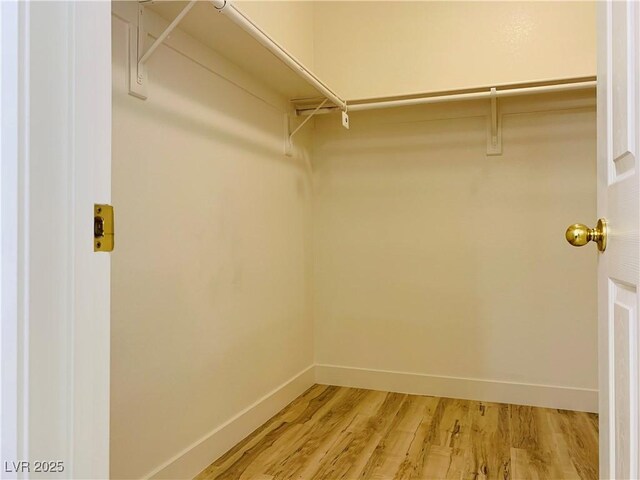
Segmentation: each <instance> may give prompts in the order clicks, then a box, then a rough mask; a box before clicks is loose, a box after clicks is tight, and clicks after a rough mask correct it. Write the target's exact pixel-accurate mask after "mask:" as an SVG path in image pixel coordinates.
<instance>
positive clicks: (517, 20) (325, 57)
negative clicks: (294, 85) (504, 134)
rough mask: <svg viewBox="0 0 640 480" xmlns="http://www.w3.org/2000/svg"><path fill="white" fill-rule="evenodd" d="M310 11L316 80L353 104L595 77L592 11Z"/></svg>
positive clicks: (354, 5)
mask: <svg viewBox="0 0 640 480" xmlns="http://www.w3.org/2000/svg"><path fill="white" fill-rule="evenodd" d="M267 3H268V2H267ZM314 3H315V19H314V28H315V30H314V68H315V71H316V73H317V74H318V75H319V76H320V78H322V79H324V80H325V81H326V82H327V83H328V84H329V85H331V86H332V88H334V89H335V90H336V91H337V92H338V93H340V94H341V95H342V96H343V97H345V98H348V99H355V98H364V97H376V96H388V95H402V94H409V93H414V92H428V91H440V90H451V89H458V88H469V87H478V86H485V85H497V84H502V83H513V82H529V81H533V80H546V79H554V78H564V77H576V76H583V75H595V73H596V25H595V2H558V1H553V2H536V1H527V2H518V1H513V2H510V1H503V2H490V1H481V2H469V1H462V2H451V1H414V2H411V1H374V2H332V1H329V2H323V1H319V2H314ZM274 31H275V30H274Z"/></svg>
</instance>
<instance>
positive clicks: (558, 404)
mask: <svg viewBox="0 0 640 480" xmlns="http://www.w3.org/2000/svg"><path fill="white" fill-rule="evenodd" d="M315 370H316V383H320V384H323V385H338V386H343V387H358V388H366V389H370V390H382V391H388V392H399V393H412V394H416V395H432V396H437V397H448V398H461V399H466V400H481V401H484V402H496V403H513V404H516V405H531V406H535V407H546V408H560V409H566V410H576V411H582V412H597V411H598V390H591V389H585V388H571V387H558V386H551V385H537V384H527V383H512V382H501V381H495V380H480V379H474V378H459V377H444V376H437V375H424V374H420V373H406V372H393V371H386V370H370V369H364V368H355V367H341V366H337V365H316V369H315Z"/></svg>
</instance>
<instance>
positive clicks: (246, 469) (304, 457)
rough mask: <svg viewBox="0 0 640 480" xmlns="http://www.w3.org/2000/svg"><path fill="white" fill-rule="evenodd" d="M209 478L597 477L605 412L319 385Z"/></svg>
mask: <svg viewBox="0 0 640 480" xmlns="http://www.w3.org/2000/svg"><path fill="white" fill-rule="evenodd" d="M196 478H197V479H198V480H202V479H243V480H244V479H253V480H274V479H285V478H287V479H301V480H312V479H325V480H338V479H382V480H391V479H445V478H455V479H465V480H466V479H470V480H479V479H516V478H517V479H520V478H522V479H525V478H526V479H540V480H552V479H575V478H581V479H597V478H598V416H597V415H595V414H590V413H579V412H572V411H567V410H552V409H546V408H535V407H524V406H518V405H507V404H498V403H487V402H476V401H468V400H454V399H449V398H437V397H426V396H420V395H404V394H400V393H387V392H378V391H373V390H362V389H357V388H344V387H332V386H324V385H314V386H313V387H311V388H310V389H309V390H307V391H306V392H305V393H304V394H302V395H301V396H300V397H298V398H297V399H296V400H294V401H293V402H292V403H291V404H289V405H288V406H287V407H286V408H285V409H284V410H282V411H281V412H280V413H278V414H277V415H275V416H274V417H273V418H271V419H270V420H269V421H267V422H266V423H265V424H264V425H263V426H261V427H260V428H258V429H257V430H256V431H255V432H253V433H252V434H251V435H249V436H248V437H247V438H246V439H244V440H243V441H242V442H240V443H239V444H238V445H236V446H235V447H234V448H233V449H231V450H230V451H229V452H227V453H226V454H225V455H223V456H222V457H221V458H220V459H218V460H217V461H216V462H214V463H213V464H212V465H210V466H209V467H208V468H206V469H205V470H204V471H203V472H202V473H200V475H198V477H196Z"/></svg>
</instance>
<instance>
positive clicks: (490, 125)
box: [487, 87, 502, 155]
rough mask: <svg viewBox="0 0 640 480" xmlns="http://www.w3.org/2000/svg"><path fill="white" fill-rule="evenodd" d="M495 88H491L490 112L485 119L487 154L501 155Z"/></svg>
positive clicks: (500, 135) (500, 131) (500, 127)
mask: <svg viewBox="0 0 640 480" xmlns="http://www.w3.org/2000/svg"><path fill="white" fill-rule="evenodd" d="M497 97H498V95H497V91H496V88H495V87H493V88H491V114H490V115H489V117H488V121H487V155H502V122H501V121H500V114H499V112H498V98H497Z"/></svg>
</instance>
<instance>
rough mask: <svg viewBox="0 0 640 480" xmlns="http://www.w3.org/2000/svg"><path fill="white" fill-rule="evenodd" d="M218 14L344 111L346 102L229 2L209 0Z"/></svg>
mask: <svg viewBox="0 0 640 480" xmlns="http://www.w3.org/2000/svg"><path fill="white" fill-rule="evenodd" d="M210 2H211V3H212V4H213V6H214V7H215V8H216V10H218V12H220V13H222V14H223V15H225V16H226V17H227V18H229V19H230V20H231V21H232V22H233V23H235V24H236V25H238V26H239V27H240V28H242V29H243V30H244V31H245V32H247V33H248V34H249V35H251V36H252V37H253V38H255V39H256V40H257V41H258V42H259V43H260V44H261V45H262V46H264V47H265V48H266V49H267V50H269V51H270V52H271V53H273V54H274V55H275V56H276V57H278V58H279V59H280V60H282V61H283V62H284V63H285V64H286V65H287V66H288V67H289V68H291V69H292V70H293V71H294V72H297V73H298V74H299V75H300V76H301V77H302V78H304V79H305V80H306V81H307V82H309V83H310V84H311V85H313V86H314V87H315V88H316V89H317V90H318V91H320V92H321V93H322V94H323V95H324V96H325V97H327V98H328V99H329V100H331V101H332V102H333V103H334V104H336V105H337V106H338V107H339V108H340V109H341V110H343V111H344V110H345V109H346V107H347V102H345V101H344V100H343V99H342V98H340V97H339V96H338V95H337V94H336V93H335V92H334V91H333V90H331V89H330V88H329V87H328V86H327V85H325V84H324V83H323V82H322V80H320V79H319V78H318V77H316V76H315V75H314V74H313V73H311V72H310V71H309V70H307V69H306V67H305V66H304V65H302V63H300V62H299V61H298V60H297V59H296V58H295V57H294V56H293V55H291V54H290V53H289V52H287V51H286V50H285V49H284V48H283V47H282V46H280V45H279V44H278V43H277V42H276V41H275V40H274V39H272V38H271V37H270V36H269V35H267V34H266V33H265V32H264V31H263V30H262V29H261V28H260V27H258V25H256V24H255V23H253V22H252V21H251V20H250V19H249V18H248V17H246V16H245V15H244V14H243V13H242V12H241V11H240V10H238V9H237V8H236V7H235V6H234V5H233V3H232V2H231V0H210Z"/></svg>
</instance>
